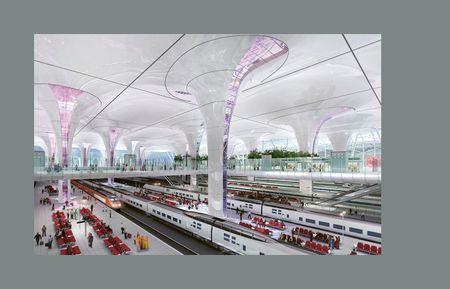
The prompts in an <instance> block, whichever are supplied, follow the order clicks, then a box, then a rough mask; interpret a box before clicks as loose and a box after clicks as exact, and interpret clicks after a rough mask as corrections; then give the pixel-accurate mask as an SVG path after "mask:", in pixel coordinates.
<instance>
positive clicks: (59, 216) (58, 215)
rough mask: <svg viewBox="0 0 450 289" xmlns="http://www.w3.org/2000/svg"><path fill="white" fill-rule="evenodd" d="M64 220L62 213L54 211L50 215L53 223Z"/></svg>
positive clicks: (64, 216)
mask: <svg viewBox="0 0 450 289" xmlns="http://www.w3.org/2000/svg"><path fill="white" fill-rule="evenodd" d="M65 218H66V215H65V214H64V212H60V211H56V212H54V213H53V214H52V219H53V221H56V220H63V219H65Z"/></svg>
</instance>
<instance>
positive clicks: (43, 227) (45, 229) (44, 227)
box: [42, 225, 47, 237]
mask: <svg viewBox="0 0 450 289" xmlns="http://www.w3.org/2000/svg"><path fill="white" fill-rule="evenodd" d="M45 236H47V227H46V226H45V225H43V226H42V237H45Z"/></svg>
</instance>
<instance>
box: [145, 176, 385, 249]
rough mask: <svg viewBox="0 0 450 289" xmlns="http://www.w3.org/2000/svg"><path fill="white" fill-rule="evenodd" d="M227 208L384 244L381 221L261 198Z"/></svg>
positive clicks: (189, 194)
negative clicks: (317, 211)
mask: <svg viewBox="0 0 450 289" xmlns="http://www.w3.org/2000/svg"><path fill="white" fill-rule="evenodd" d="M143 188H144V189H148V190H150V191H155V192H160V193H165V194H171V195H175V196H182V197H185V198H189V199H192V200H199V201H203V200H204V199H205V198H207V194H205V193H203V192H196V191H193V190H186V189H179V188H169V187H162V186H155V185H149V184H146V185H144V186H143ZM227 208H229V209H236V208H238V209H240V210H245V211H248V212H251V213H252V214H257V215H261V216H264V217H269V218H274V219H278V220H281V221H286V222H290V223H294V224H298V225H302V226H306V227H311V228H316V229H319V230H324V231H329V232H333V233H336V234H339V235H341V234H343V235H346V236H351V237H355V238H357V239H361V240H368V241H373V242H376V243H381V241H382V235H381V224H377V223H371V222H366V221H360V220H354V219H345V218H342V217H338V216H332V215H324V214H318V213H314V212H310V211H308V210H306V209H304V210H296V209H294V208H292V207H290V206H285V205H281V204H276V203H265V202H263V201H258V200H249V199H238V198H228V199H227Z"/></svg>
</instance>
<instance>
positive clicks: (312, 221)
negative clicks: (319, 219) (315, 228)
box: [305, 218, 316, 224]
mask: <svg viewBox="0 0 450 289" xmlns="http://www.w3.org/2000/svg"><path fill="white" fill-rule="evenodd" d="M305 221H306V223H310V224H315V223H316V220H313V219H308V218H306V219H305Z"/></svg>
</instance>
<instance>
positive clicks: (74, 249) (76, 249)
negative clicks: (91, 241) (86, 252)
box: [72, 246, 81, 255]
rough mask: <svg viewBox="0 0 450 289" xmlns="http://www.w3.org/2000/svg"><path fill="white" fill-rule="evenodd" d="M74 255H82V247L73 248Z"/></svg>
mask: <svg viewBox="0 0 450 289" xmlns="http://www.w3.org/2000/svg"><path fill="white" fill-rule="evenodd" d="M72 255H81V251H80V247H78V246H74V247H72Z"/></svg>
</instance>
